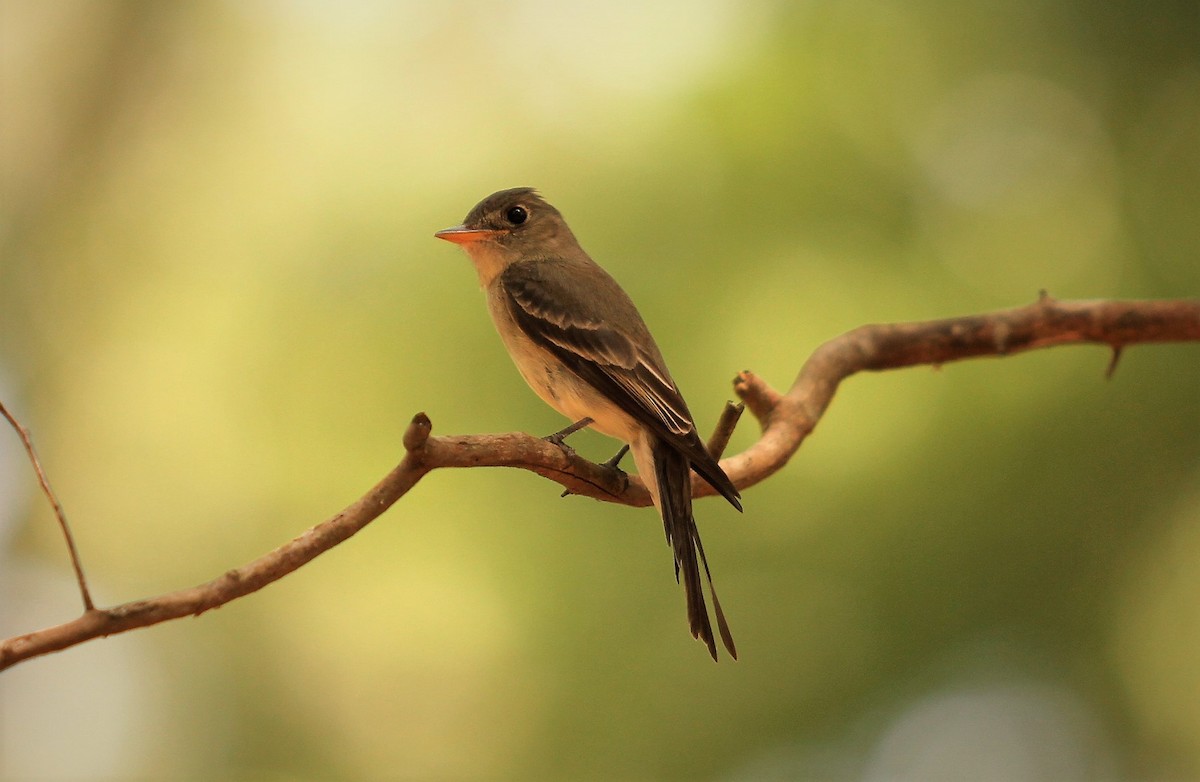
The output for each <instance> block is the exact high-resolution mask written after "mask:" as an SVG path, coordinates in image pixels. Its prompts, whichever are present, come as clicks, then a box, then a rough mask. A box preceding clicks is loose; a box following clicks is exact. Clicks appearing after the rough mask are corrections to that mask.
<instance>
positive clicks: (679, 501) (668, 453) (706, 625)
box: [653, 441, 737, 660]
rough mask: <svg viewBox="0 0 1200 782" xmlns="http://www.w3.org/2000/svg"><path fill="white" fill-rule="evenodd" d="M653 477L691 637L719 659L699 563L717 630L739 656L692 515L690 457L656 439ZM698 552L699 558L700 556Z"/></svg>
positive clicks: (727, 646)
mask: <svg viewBox="0 0 1200 782" xmlns="http://www.w3.org/2000/svg"><path fill="white" fill-rule="evenodd" d="M653 456H654V477H655V479H656V481H657V483H658V495H659V511H660V512H661V513H662V518H663V528H664V529H665V530H666V533H667V544H668V545H670V546H671V547H672V548H673V549H674V551H675V580H676V581H681V582H682V583H683V589H684V592H685V593H686V595H687V613H688V624H689V625H690V627H691V631H692V636H693V637H695V638H699V639H700V640H702V641H704V644H705V645H706V646H707V647H708V653H709V654H711V655H712V658H713V659H714V660H716V659H717V644H716V641H715V640H714V638H713V631H712V624H711V623H710V622H709V619H708V606H707V605H705V602H704V590H703V587H702V585H701V583H700V566H701V565H703V566H704V576H705V579H706V580H707V581H708V591H709V592H710V593H711V594H712V600H713V611H714V612H715V613H716V615H717V631H718V632H719V633H720V635H721V641H722V642H723V643H724V644H725V648H726V649H727V650H729V654H730V656H732V657H733V658H734V659H735V660H736V659H737V648H736V647H735V646H734V645H733V635H732V634H731V633H730V632H729V625H728V623H727V622H726V621H725V612H724V611H722V610H721V603H720V601H719V600H717V592H716V590H715V589H713V583H712V574H711V573H710V572H709V570H708V559H707V558H706V557H705V556H704V545H703V544H702V543H701V542H700V532H699V530H697V529H696V520H695V518H694V517H693V516H692V474H691V465H690V464H689V463H688V460H687V459H686V458H685V457H684V456H683V455H682V454H680V453H679V452H678V451H676V450H675V449H674V448H672V447H670V446H669V445H667V444H665V443H663V442H661V441H656V442H655V443H654V445H653ZM697 555H699V559H697Z"/></svg>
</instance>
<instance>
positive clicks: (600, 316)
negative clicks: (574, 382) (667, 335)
mask: <svg viewBox="0 0 1200 782" xmlns="http://www.w3.org/2000/svg"><path fill="white" fill-rule="evenodd" d="M567 276H570V277H571V278H572V284H567V283H566V279H565V278H566V277H567ZM580 278H582V279H583V280H584V281H585V282H586V283H587V287H586V288H584V286H581V285H579V284H578V280H579V279H580ZM500 284H501V285H503V287H504V292H505V293H506V294H507V296H506V301H507V303H508V306H509V311H510V313H511V315H512V316H513V320H514V321H516V323H517V325H518V326H519V327H520V328H521V330H522V331H524V332H525V334H526V335H528V336H529V338H530V339H532V340H533V341H534V342H536V343H538V344H540V345H542V346H543V347H545V348H546V349H547V350H549V351H550V352H551V353H553V354H554V355H555V356H556V357H557V358H558V359H559V360H560V361H562V363H563V364H564V365H566V366H567V367H568V368H569V369H571V371H573V372H574V373H575V374H576V375H578V376H579V377H580V378H581V379H582V380H584V381H585V382H586V383H588V384H590V385H591V386H592V387H594V388H596V389H597V390H598V391H600V392H601V393H602V394H604V395H605V396H606V397H607V398H608V399H611V400H612V401H613V402H614V403H616V404H617V405H618V406H619V407H620V408H621V409H622V410H624V411H626V412H627V413H629V415H631V416H632V417H633V418H634V419H635V420H637V421H639V422H640V423H642V424H644V425H645V426H647V427H649V428H650V429H651V430H652V431H653V432H654V433H655V434H657V435H658V436H659V437H660V438H661V439H662V440H664V441H665V442H666V443H668V444H669V445H670V446H671V447H672V448H674V449H675V450H676V451H678V452H679V453H680V454H682V455H683V456H684V457H686V458H687V460H688V461H689V462H690V463H691V465H692V467H693V469H695V470H696V472H698V473H699V474H700V475H701V477H703V478H704V479H705V480H706V481H708V483H710V484H712V486H713V488H715V489H716V490H717V491H718V492H720V493H721V494H722V496H724V497H725V498H726V499H727V500H729V502H730V503H731V504H732V505H733V506H734V507H736V508H737V509H738V510H741V507H742V506H741V503H740V502H739V501H738V497H739V495H738V492H737V489H736V488H735V487H734V485H733V483H732V481H730V480H729V477H728V476H727V475H725V472H724V471H723V470H722V469H721V468H720V466H719V465H718V464H717V462H716V460H715V459H713V458H712V456H711V455H710V454H709V453H708V450H707V449H706V448H705V447H704V443H703V442H701V440H700V437H699V435H698V434H697V433H696V425H695V423H694V422H693V420H692V414H691V412H689V411H688V407H687V403H686V402H684V400H683V396H682V395H681V394H680V393H679V389H678V388H677V387H676V385H675V381H674V380H672V379H671V375H670V373H669V372H667V369H666V366H665V364H664V362H663V360H662V355H661V353H659V350H658V346H657V345H655V343H654V338H653V337H651V336H650V332H649V330H648V329H647V328H646V325H645V323H644V322H643V321H642V317H641V315H640V314H639V313H638V311H637V309H636V308H635V307H634V306H633V302H631V301H630V300H629V297H628V296H627V295H626V294H625V292H624V291H623V290H621V288H620V286H618V285H617V283H616V282H615V281H614V280H613V279H612V277H610V276H609V275H608V274H607V273H606V272H605V271H604V270H603V269H601V268H600V267H599V266H597V265H595V264H594V263H592V262H591V261H590V260H588V261H567V260H560V259H539V260H536V261H522V262H520V263H515V264H512V265H511V266H509V267H508V268H507V269H505V271H504V272H503V273H502V274H501V277H500ZM613 323H620V324H622V327H621V328H618V327H615V326H613V325H612V324H613Z"/></svg>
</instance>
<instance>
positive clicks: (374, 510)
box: [0, 293, 1200, 670]
mask: <svg viewBox="0 0 1200 782" xmlns="http://www.w3.org/2000/svg"><path fill="white" fill-rule="evenodd" d="M1189 341H1190V342H1196V341H1200V300H1197V299H1193V300H1174V301H1067V302H1059V301H1055V300H1054V299H1052V298H1050V297H1049V296H1047V295H1045V294H1044V293H1043V294H1042V296H1041V297H1040V298H1039V300H1038V301H1037V302H1035V303H1034V304H1031V305H1029V306H1026V307H1020V308H1017V309H1011V310H1002V311H998V312H992V313H987V314H983V315H973V316H967V317H961V318H949V319H945V320H933V321H924V322H914V323H896V324H881V325H871V326H862V327H860V328H857V329H854V330H853V331H850V332H847V333H846V334H843V335H842V336H840V337H837V338H835V339H832V340H830V341H829V342H826V343H825V344H823V345H821V346H820V347H819V348H817V350H816V351H815V352H814V353H813V354H812V356H811V357H810V358H809V359H808V361H806V362H805V364H804V366H803V367H802V368H801V370H800V374H799V375H798V376H797V378H796V380H795V382H794V383H793V384H792V387H791V388H790V389H789V390H788V391H787V392H786V393H784V394H780V393H779V392H777V391H775V390H774V389H772V388H771V387H770V386H769V385H768V384H767V383H766V382H765V381H764V380H762V379H761V378H759V377H757V376H756V375H754V374H752V373H751V372H748V371H746V372H742V373H740V374H739V375H738V376H737V378H736V379H735V380H734V390H735V392H736V393H737V395H738V396H739V397H740V398H741V399H742V401H743V403H744V404H745V406H746V408H747V409H749V410H750V412H751V414H752V415H754V417H755V418H757V419H758V421H759V423H760V425H761V426H762V434H761V436H760V437H759V439H758V441H757V442H755V443H754V444H753V445H751V446H750V447H749V448H748V449H746V450H745V451H743V452H742V453H739V454H736V455H734V456H731V457H729V458H727V459H724V460H723V461H722V462H721V466H722V467H723V468H724V469H725V471H726V472H727V473H728V474H729V477H730V478H731V479H732V480H733V482H734V483H735V484H736V485H737V486H738V488H739V489H745V488H747V487H749V486H753V485H754V484H756V483H758V482H759V481H762V480H764V479H765V478H767V477H769V476H770V475H772V474H773V473H775V472H776V471H778V470H779V469H780V468H782V467H783V466H784V465H785V464H786V463H787V461H788V460H789V459H790V458H791V456H792V454H794V453H795V452H796V450H797V449H799V447H800V445H801V443H803V442H804V439H805V438H806V437H807V436H808V435H809V433H811V432H812V430H813V429H814V428H815V427H816V425H817V421H819V420H820V418H821V416H822V415H824V413H825V411H826V410H827V409H828V407H829V405H830V403H831V402H832V401H833V397H834V394H835V393H836V392H837V388H838V386H839V384H840V383H841V381H842V380H844V379H845V378H847V377H849V376H850V375H853V374H855V373H857V372H862V371H864V370H870V371H882V370H887V369H898V368H901V367H908V366H915V365H919V364H931V365H934V366H938V365H941V364H946V363H949V362H951V361H959V360H962V359H967V358H974V357H979V356H1008V355H1013V354H1015V353H1020V352H1023V351H1026V350H1033V349H1035V348H1044V347H1051V346H1055V345H1066V344H1085V343H1094V344H1100V345H1105V346H1107V347H1109V348H1110V349H1111V350H1112V351H1113V354H1114V359H1113V361H1112V362H1111V363H1110V368H1109V373H1110V374H1111V371H1112V369H1113V368H1114V367H1115V364H1116V360H1115V356H1116V355H1118V354H1119V352H1120V351H1121V349H1122V348H1124V347H1125V346H1127V345H1136V344H1142V343H1151V342H1189ZM730 407H733V408H736V406H732V405H731V406H730ZM738 412H740V411H737V412H730V411H728V410H727V411H726V413H725V414H723V416H722V419H721V424H720V425H719V426H718V428H717V432H716V433H715V434H714V436H713V438H712V439H711V440H710V443H709V448H710V450H711V451H713V452H714V453H720V452H722V451H723V450H724V447H725V445H726V444H727V443H728V440H729V436H730V434H731V433H732V431H733V425H734V424H735V423H736V420H737V415H738ZM10 420H11V419H10ZM12 423H13V425H14V426H15V427H16V428H17V430H18V432H22V431H23V429H21V427H20V426H19V425H18V424H17V423H16V421H15V420H12ZM431 430H432V426H431V424H430V421H429V419H428V418H427V417H426V416H425V414H424V413H420V414H418V415H417V416H416V417H415V418H413V421H412V423H411V424H410V425H409V427H408V429H407V431H406V432H405V434H404V448H405V451H406V453H405V456H404V458H403V460H402V461H401V462H400V464H399V465H397V466H396V468H395V469H393V470H392V471H391V472H390V473H389V474H388V475H387V476H386V477H385V478H384V479H383V480H381V481H380V482H379V483H378V484H377V485H376V486H375V487H374V488H372V489H371V490H370V491H369V492H367V493H366V494H365V495H363V497H362V498H360V499H359V500H357V501H356V502H354V503H353V504H352V505H350V506H349V507H347V508H346V509H345V510H343V511H342V512H341V513H338V514H337V515H336V516H333V517H332V518H330V519H328V520H326V521H324V522H322V523H320V524H318V525H317V526H315V527H313V528H311V529H309V530H308V531H307V532H305V533H304V534H302V535H300V536H299V537H297V538H295V539H294V540H292V541H290V542H288V543H285V544H284V545H282V546H280V547H279V548H277V549H275V550H274V551H271V552H269V553H267V554H265V555H263V556H262V557H259V558H258V559H256V560H254V561H253V562H250V563H249V564H246V565H244V566H242V567H240V568H235V569H233V570H230V571H228V572H226V573H225V574H223V575H221V576H219V577H217V578H215V579H213V580H211V581H208V582H206V583H203V584H199V585H197V586H194V587H191V588H190V589H183V590H180V591H177V592H170V593H168V594H165V595H160V596H158V597H153V598H148V599H145V600H136V601H133V602H130V603H124V604H122V605H118V606H115V607H112V608H94V607H88V608H87V609H86V610H85V612H84V613H83V615H82V616H80V617H78V618H77V619H74V620H72V621H69V622H66V623H63V624H60V625H56V626H53V627H48V628H45V629H42V630H36V631H34V632H31V633H27V634H25V635H20V636H16V637H13V638H9V639H7V640H5V641H3V642H0V670H3V669H4V668H7V667H9V666H11V665H14V664H16V663H18V662H21V661H22V660H27V659H30V658H32V657H37V656H40V655H44V654H48V653H50V652H54V651H58V650H60V649H65V648H67V647H70V646H75V645H76V644H80V643H83V642H84V641H88V640H90V639H93V638H99V637H102V636H108V635H113V634H115V633H121V632H125V631H127V630H132V629H134V628H138V627H147V626H149V625H153V624H158V623H159V622H165V621H167V620H169V619H178V618H180V617H184V616H189V615H190V616H198V615H199V614H202V613H204V612H205V611H207V610H209V609H211V608H216V607H218V606H221V605H224V604H225V603H228V602H230V601H232V600H235V599H237V598H239V597H242V596H244V595H247V594H250V593H251V592H254V591H256V590H258V589H261V588H262V587H264V586H266V585H267V584H270V583H271V582H273V581H277V580H278V579H280V578H282V577H283V576H285V575H287V574H288V573H290V572H292V571H293V570H296V569H297V568H299V567H300V566H302V565H304V564H305V563H307V562H309V561H310V560H312V559H314V558H315V557H316V556H318V555H319V554H321V553H323V552H325V551H328V550H329V549H331V548H333V547H334V546H336V545H337V544H338V543H341V542H342V541H343V540H345V539H346V538H349V537H350V536H351V535H353V534H354V533H356V532H358V531H359V530H360V529H362V528H363V527H365V526H366V525H367V524H369V523H370V522H371V521H373V520H374V519H375V518H376V517H378V516H379V515H381V514H382V513H383V512H384V511H385V510H387V509H388V508H389V507H391V505H392V504H393V503H395V502H396V501H397V500H399V499H400V498H401V497H403V496H404V495H405V494H406V493H407V492H408V490H409V489H411V488H412V487H413V486H415V485H416V483H417V481H419V480H420V479H421V478H422V477H424V476H425V474H426V473H428V472H430V471H431V470H434V469H437V468H440V467H519V468H521V469H525V470H531V471H533V472H536V473H538V474H539V475H542V476H545V477H546V478H549V479H550V480H552V481H555V482H556V483H559V484H561V485H562V486H563V487H564V488H566V489H567V490H568V491H569V492H570V493H572V494H581V495H585V496H588V497H592V498H594V499H599V500H604V501H607V502H617V503H622V504H626V505H637V506H641V505H649V504H650V497H649V494H648V493H647V492H646V489H645V486H643V485H642V483H641V481H640V480H638V479H637V478H636V477H630V476H626V475H625V474H624V473H623V472H621V471H620V470H617V469H614V468H611V467H606V466H603V465H598V464H593V463H592V462H589V461H587V460H586V459H583V458H581V457H579V456H577V455H576V454H575V453H574V452H572V451H570V450H569V449H564V448H561V447H559V446H557V445H554V444H552V443H549V442H546V441H545V440H542V439H540V438H537V437H533V436H531V435H526V434H520V433H512V434H494V435H458V436H447V437H433V436H431V434H430V433H431ZM29 448H30V452H31V453H32V445H30V446H29ZM693 489H694V491H695V493H696V494H697V495H698V496H700V495H707V494H712V493H713V491H712V489H711V487H709V486H708V484H707V483H704V482H703V481H701V480H699V479H698V478H696V479H695V481H694V483H693ZM80 578H81V579H82V571H80ZM81 583H82V581H81Z"/></svg>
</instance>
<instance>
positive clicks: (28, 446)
mask: <svg viewBox="0 0 1200 782" xmlns="http://www.w3.org/2000/svg"><path fill="white" fill-rule="evenodd" d="M0 415H2V416H4V417H5V418H6V419H8V423H9V424H10V425H11V426H12V428H13V429H15V430H16V432H17V436H18V437H20V438H21V444H22V445H24V446H25V455H26V456H28V457H29V463H30V464H32V465H33V471H34V473H36V474H37V479H38V485H39V486H41V487H42V494H45V495H46V499H47V500H48V501H49V502H50V507H51V508H53V509H54V515H55V517H56V518H57V519H58V527H59V529H61V530H62V534H63V538H64V539H65V540H66V541H67V553H68V554H69V555H70V557H71V567H73V568H74V569H75V581H76V583H78V584H79V596H80V597H81V598H82V599H83V610H84V611H91V610H92V609H93V608H95V604H94V603H92V593H91V592H89V591H88V585H87V578H86V577H85V576H84V575H83V564H82V563H81V562H80V561H79V550H78V549H77V548H75V536H74V535H72V534H71V525H69V524H67V514H66V513H65V512H64V511H63V507H62V503H60V502H59V501H58V497H56V496H54V490H53V489H51V488H50V479H49V478H47V477H46V471H45V470H43V469H42V461H41V460H40V459H38V455H37V451H35V450H34V448H33V438H32V437H30V436H29V430H28V429H26V428H25V427H23V426H21V423H20V422H19V421H18V420H17V419H16V418H15V417H13V414H12V413H10V412H8V408H7V407H5V406H4V403H3V402H0Z"/></svg>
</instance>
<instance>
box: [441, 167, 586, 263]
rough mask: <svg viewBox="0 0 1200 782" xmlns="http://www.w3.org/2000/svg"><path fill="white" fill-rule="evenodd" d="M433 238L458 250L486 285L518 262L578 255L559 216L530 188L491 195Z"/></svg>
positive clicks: (575, 246)
mask: <svg viewBox="0 0 1200 782" xmlns="http://www.w3.org/2000/svg"><path fill="white" fill-rule="evenodd" d="M434 236H436V237H437V238H439V239H445V240H446V241H448V242H454V243H455V244H459V245H462V247H463V249H464V250H466V251H467V255H469V256H470V258H471V260H472V261H473V262H474V263H475V267H476V269H478V271H479V278H480V281H481V282H482V283H483V284H484V285H485V286H486V285H487V284H488V283H490V282H491V281H492V280H493V279H494V278H495V276H496V275H497V274H499V273H500V272H502V271H504V269H505V268H506V267H507V266H509V265H510V264H513V263H516V262H517V261H522V260H537V259H541V258H548V257H564V256H567V255H570V254H572V253H574V252H578V251H579V250H578V247H579V245H578V243H577V242H576V241H575V237H574V235H572V233H571V229H570V228H568V227H567V223H566V221H565V220H563V217H562V215H561V214H560V213H559V211H558V210H557V209H555V208H554V207H553V206H551V205H550V204H548V203H546V201H545V200H544V199H543V198H542V197H541V196H540V195H538V193H537V191H536V190H534V189H533V188H532V187H515V188H512V189H510V190H501V191H499V192H497V193H492V194H491V195H490V196H488V197H487V198H485V199H483V200H482V201H480V202H479V203H478V204H476V205H475V208H473V209H472V210H471V211H470V212H469V213H468V214H467V217H466V219H464V220H463V222H462V225H456V226H454V227H453V228H446V229H443V230H441V231H438V232H437V233H435V234H434Z"/></svg>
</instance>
